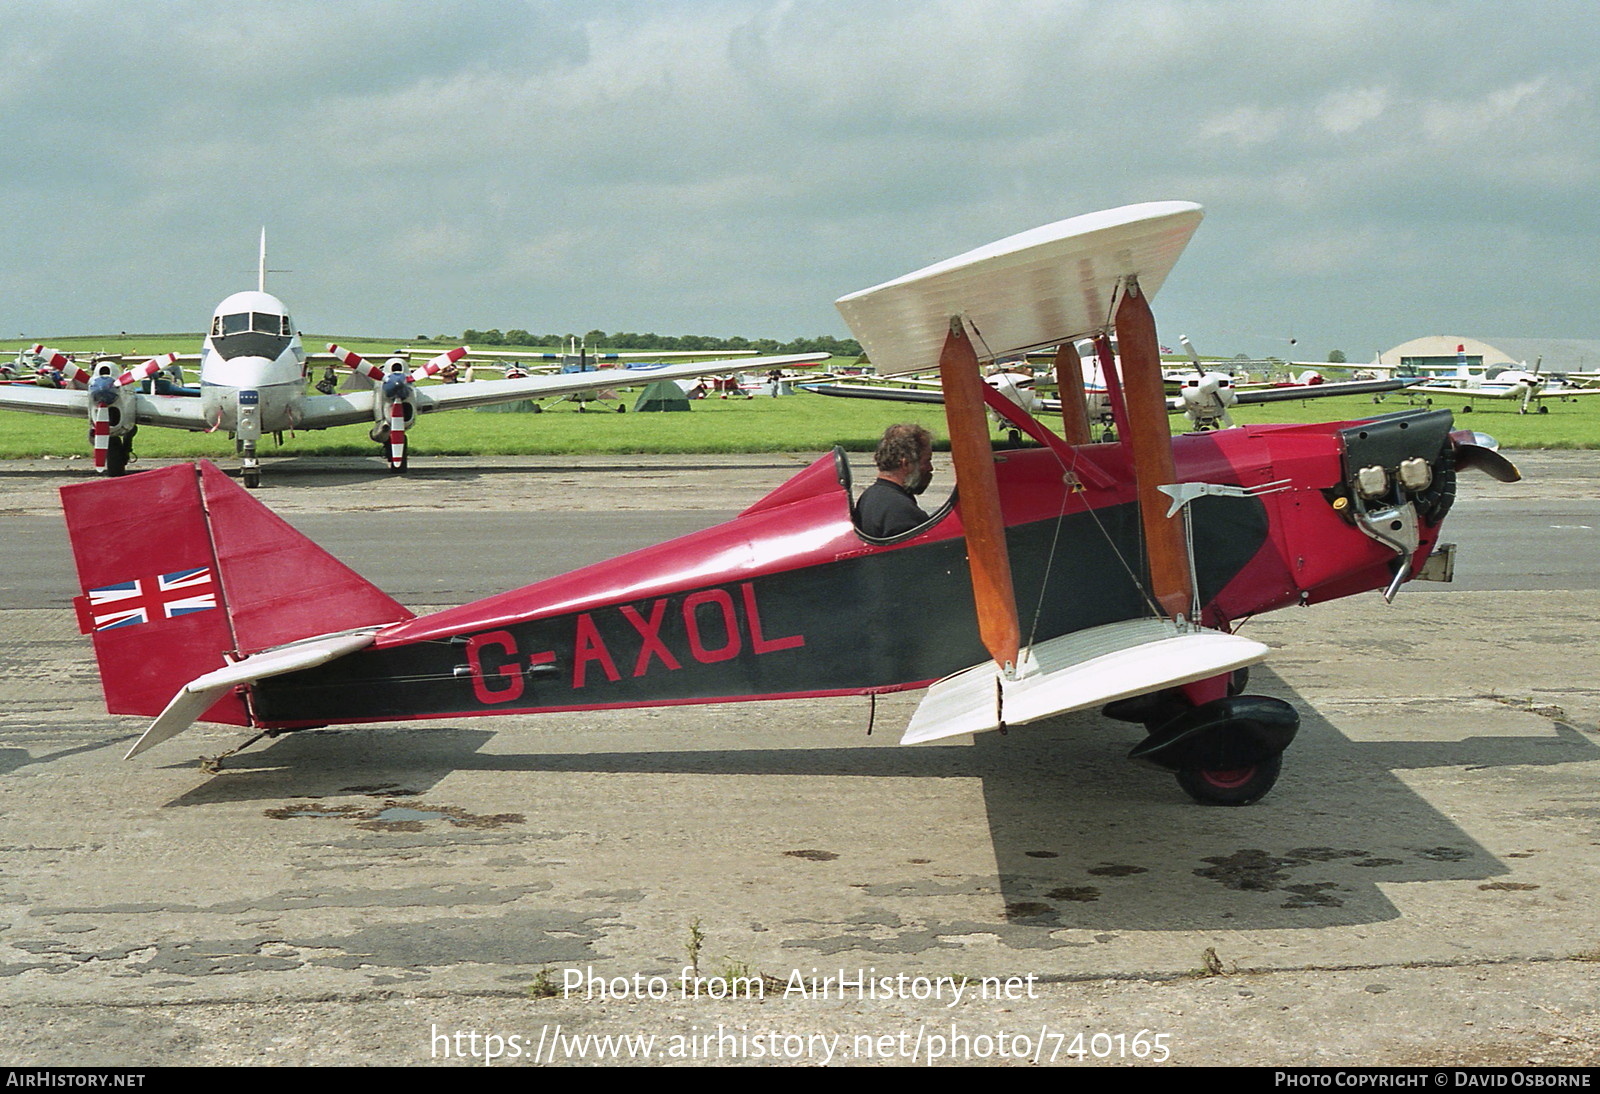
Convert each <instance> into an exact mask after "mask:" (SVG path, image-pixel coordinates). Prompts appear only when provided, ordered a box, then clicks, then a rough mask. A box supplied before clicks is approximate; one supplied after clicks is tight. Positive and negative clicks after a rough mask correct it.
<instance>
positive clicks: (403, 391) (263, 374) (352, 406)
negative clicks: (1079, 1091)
mask: <svg viewBox="0 0 1600 1094" xmlns="http://www.w3.org/2000/svg"><path fill="white" fill-rule="evenodd" d="M260 276H261V280H260V282H259V286H260V287H259V288H258V289H257V290H256V291H254V292H240V293H234V294H233V295H232V296H230V297H228V298H227V299H226V300H224V301H223V302H222V303H221V304H218V305H217V310H216V312H215V313H214V314H213V315H212V318H211V328H210V333H208V334H207V335H206V339H205V344H204V346H203V347H202V349H201V353H200V394H199V395H198V396H195V395H193V394H179V395H170V394H169V395H163V394H156V393H154V392H153V391H152V393H149V394H146V393H145V392H143V391H141V390H140V388H141V387H142V386H145V384H144V381H146V380H150V379H152V378H154V377H156V376H157V374H158V373H160V372H162V371H163V370H165V369H167V368H169V367H170V366H171V365H172V364H173V362H175V361H176V360H177V355H176V354H164V355H162V356H160V357H154V358H151V359H150V360H148V361H145V362H144V363H143V364H140V365H137V366H135V367H133V368H128V369H124V368H123V366H122V364H121V363H120V362H119V361H116V360H114V359H97V360H96V361H95V362H94V363H93V364H92V365H91V367H90V368H89V369H85V368H83V367H82V366H80V365H78V364H77V363H76V362H74V361H72V360H70V359H69V358H68V357H67V356H66V355H65V354H62V353H59V352H56V351H53V350H49V349H46V348H45V347H43V346H36V347H34V350H33V352H34V353H35V354H36V355H41V356H42V357H44V358H45V359H46V361H47V364H46V365H45V369H44V370H42V371H44V372H47V373H60V375H61V380H62V384H63V386H62V387H60V388H49V387H25V386H17V385H9V386H0V409H6V410H26V411H31V412H34V413H38V414H60V415H86V416H87V417H88V419H89V422H90V436H91V438H92V441H93V445H94V458H95V470H96V472H98V473H100V474H105V475H120V474H122V473H123V472H124V471H125V470H126V469H127V464H128V459H129V456H130V455H131V454H132V450H133V435H134V434H135V433H136V432H137V431H138V428H139V426H141V425H154V426H163V427H167V428H172V429H188V430H194V431H204V432H207V433H210V432H216V431H223V432H226V433H228V434H230V435H231V436H232V437H233V439H234V444H235V447H236V449H237V451H238V454H239V459H240V471H241V477H242V478H243V480H244V484H245V485H246V486H250V487H254V486H259V485H260V483H261V462H260V456H259V453H258V445H259V443H260V441H261V438H262V437H263V436H265V435H268V434H272V435H274V436H275V437H276V438H277V439H278V440H279V441H280V442H281V441H282V439H283V434H284V433H286V432H292V431H294V430H302V429H328V428H331V427H333V426H341V425H353V424H355V423H358V422H372V423H373V427H372V438H373V440H374V441H376V442H377V443H378V444H381V445H383V446H384V447H385V454H386V457H387V463H388V466H389V469H390V470H391V471H404V470H405V469H406V433H407V430H408V429H409V428H410V427H411V424H412V422H413V421H414V420H415V418H416V416H417V415H418V414H428V413H431V412H433V411H436V410H456V409H460V408H462V407H477V406H489V405H491V404H494V403H508V402H515V401H517V400H519V399H537V398H544V397H546V396H552V395H564V394H567V393H568V392H577V391H588V390H591V389H593V388H595V387H597V386H603V387H622V386H629V387H637V386H642V385H644V384H649V383H653V382H655V381H657V380H676V379H680V378H682V379H687V378H690V377H694V376H703V375H707V374H710V373H716V372H726V371H727V368H728V365H727V362H726V361H720V362H719V361H695V362H684V363H681V364H673V365H662V366H660V367H658V368H650V367H639V366H634V367H630V368H614V369H613V368H607V369H594V370H590V371H588V372H576V373H564V374H557V375H549V376H528V377H525V378H522V379H515V380H479V381H472V382H468V383H456V384H435V385H429V386H426V387H424V386H421V381H423V380H425V379H428V378H429V377H431V376H433V375H435V374H436V373H438V372H440V371H441V370H442V369H443V368H444V367H445V366H446V365H450V364H453V363H454V362H456V361H458V360H460V359H461V358H462V357H464V356H466V354H467V347H465V346H461V347H458V348H457V349H453V350H450V351H449V352H448V353H442V354H440V355H439V356H437V357H434V358H432V359H431V360H429V361H427V362H426V363H425V364H422V365H420V366H417V367H415V368H411V367H409V365H408V363H407V362H406V360H404V359H403V358H402V357H399V356H395V357H391V358H389V359H388V360H387V361H386V362H385V363H384V364H383V365H381V366H379V365H376V364H373V363H371V362H368V361H365V360H363V359H362V358H361V357H360V356H358V355H357V354H354V353H351V352H349V351H347V350H343V349H340V348H339V347H338V346H335V345H330V346H329V347H328V350H329V352H330V353H332V354H333V355H334V357H335V358H337V359H338V360H339V361H340V362H341V363H342V364H344V365H345V366H346V367H347V368H349V369H350V370H351V372H352V375H351V376H350V379H349V380H348V381H347V383H346V384H345V389H344V390H342V391H340V392H338V393H337V394H328V395H323V394H316V393H309V392H307V390H306V378H307V358H306V352H305V349H304V348H303V347H302V346H301V344H300V333H299V331H298V330H297V329H296V328H295V325H294V320H292V319H291V318H290V317H289V311H288V309H287V308H285V307H284V306H283V302H282V301H281V300H279V299H278V298H277V297H275V296H273V295H271V294H270V293H268V292H266V291H265V281H266V257H265V243H264V242H263V247H262V264H261V275H260ZM827 356H828V355H827V354H825V353H805V354H791V355H788V356H781V357H758V358H745V359H743V360H741V361H740V366H741V367H743V368H752V367H755V368H776V367H781V366H784V365H797V364H806V363H811V362H815V361H820V360H824V359H826V357H827Z"/></svg>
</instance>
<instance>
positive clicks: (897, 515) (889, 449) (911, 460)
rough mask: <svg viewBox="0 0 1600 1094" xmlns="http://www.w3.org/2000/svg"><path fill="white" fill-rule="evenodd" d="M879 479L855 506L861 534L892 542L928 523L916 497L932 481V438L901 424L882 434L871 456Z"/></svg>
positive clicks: (924, 430) (925, 431)
mask: <svg viewBox="0 0 1600 1094" xmlns="http://www.w3.org/2000/svg"><path fill="white" fill-rule="evenodd" d="M873 459H874V462H876V463H877V465H878V478H877V481H875V482H874V483H873V484H872V485H871V486H869V487H867V489H866V490H865V491H864V492H863V493H862V495H861V500H860V501H858V502H857V503H856V525H857V526H858V527H859V528H860V529H861V531H862V533H863V534H864V535H868V536H872V537H873V538H875V539H891V538H893V537H894V536H898V535H901V534H903V533H905V532H909V531H911V530H912V529H913V528H916V527H918V526H919V525H922V524H925V523H927V520H928V514H926V513H924V512H923V511H922V507H921V506H919V505H918V504H917V501H916V499H917V496H918V495H920V494H921V493H922V492H923V491H924V490H926V489H927V488H928V482H929V480H930V479H932V478H933V435H932V434H930V433H929V432H928V431H927V430H926V429H924V428H922V427H921V426H920V425H915V424H913V423H909V422H907V423H902V424H900V425H892V426H890V427H889V428H888V429H886V430H884V431H883V438H882V439H881V440H879V441H878V451H877V453H876V454H875V455H874V457H873Z"/></svg>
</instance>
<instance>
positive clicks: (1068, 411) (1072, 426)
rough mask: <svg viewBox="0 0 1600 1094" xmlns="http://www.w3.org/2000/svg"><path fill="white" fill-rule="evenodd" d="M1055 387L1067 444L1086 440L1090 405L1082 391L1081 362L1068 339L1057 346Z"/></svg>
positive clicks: (1086, 441) (1076, 350) (1087, 440)
mask: <svg viewBox="0 0 1600 1094" xmlns="http://www.w3.org/2000/svg"><path fill="white" fill-rule="evenodd" d="M1056 390H1057V392H1059V393H1060V396H1061V435H1062V436H1063V437H1065V438H1066V441H1067V443H1068V444H1088V443H1089V406H1088V400H1087V399H1085V398H1084V393H1083V362H1082V361H1081V360H1079V358H1078V347H1077V346H1076V345H1075V344H1074V343H1072V342H1071V341H1066V342H1062V343H1061V344H1060V345H1059V346H1057V347H1056Z"/></svg>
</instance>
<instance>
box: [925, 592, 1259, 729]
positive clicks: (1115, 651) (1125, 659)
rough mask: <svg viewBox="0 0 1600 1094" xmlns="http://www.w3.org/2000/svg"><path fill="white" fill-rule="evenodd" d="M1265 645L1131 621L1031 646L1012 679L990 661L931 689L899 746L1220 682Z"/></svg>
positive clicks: (1250, 662) (1252, 660)
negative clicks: (1216, 679)
mask: <svg viewBox="0 0 1600 1094" xmlns="http://www.w3.org/2000/svg"><path fill="white" fill-rule="evenodd" d="M1267 652H1268V650H1267V647H1266V646H1263V645H1262V644H1261V643H1260V642H1253V641H1251V640H1250V639H1248V638H1240V637H1238V636H1237V635H1232V634H1224V633H1222V632H1221V631H1211V630H1189V631H1186V630H1180V629H1179V628H1178V626H1177V625H1176V624H1174V623H1172V622H1171V621H1169V620H1165V619H1132V620H1127V621H1125V622H1121V623H1107V624H1105V625H1104V626H1100V627H1091V628H1089V629H1088V630H1082V631H1074V632H1073V633H1071V634H1064V635H1062V636H1061V637H1059V638H1052V639H1050V640H1049V641H1046V642H1040V643H1038V644H1037V645H1035V646H1033V647H1031V648H1030V649H1029V650H1028V651H1027V653H1026V654H1024V656H1023V660H1022V668H1021V671H1020V672H1019V673H1018V678H1017V679H1015V680H1009V679H1007V678H1006V677H1005V676H1004V674H1003V673H1002V672H1001V670H1000V668H999V666H997V665H996V664H995V663H994V662H992V661H986V662H984V663H983V664H981V665H974V666H973V667H972V668H969V669H963V670H962V671H960V672H958V673H956V674H954V675H953V676H947V677H945V678H944V679H943V680H940V681H939V682H938V683H936V684H934V685H933V686H932V687H930V688H929V689H928V694H927V695H925V696H924V697H923V700H922V703H921V705H920V706H918V707H917V712H916V713H915V714H914V715H912V717H911V724H910V725H909V726H907V727H906V732H905V736H903V737H902V738H901V739H900V743H901V744H921V743H922V742H924V741H940V740H944V739H945V738H947V737H959V736H961V735H962V734H965V733H981V732H983V731H984V730H989V729H999V728H1000V727H1001V726H1002V725H1022V724H1024V723H1027V722H1035V721H1038V720H1039V719H1041V718H1048V717H1050V716H1051V715H1055V714H1065V713H1066V712H1068V711H1072V710H1083V709H1085V708H1086V707H1096V706H1101V705H1103V704H1105V703H1109V702H1112V701H1113V700H1116V699H1126V698H1128V697H1129V696H1132V695H1143V694H1145V693H1147V692H1152V691H1158V690H1160V689H1161V688H1169V687H1175V686H1177V685H1178V684H1187V683H1191V682H1193V681H1195V680H1204V679H1206V678H1208V677H1212V676H1220V675H1222V674H1223V673H1225V672H1232V671H1233V670H1234V669H1240V668H1243V667H1245V666H1246V665H1253V664H1255V663H1256V662H1257V661H1261V660H1263V659H1265V657H1266V656H1267Z"/></svg>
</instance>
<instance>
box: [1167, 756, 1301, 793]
mask: <svg viewBox="0 0 1600 1094" xmlns="http://www.w3.org/2000/svg"><path fill="white" fill-rule="evenodd" d="M1282 771H1283V757H1282V756H1274V757H1272V759H1270V760H1263V761H1262V762H1261V763H1258V764H1256V765H1255V766H1253V767H1244V768H1239V769H1237V770H1235V771H1201V770H1198V769H1190V770H1186V771H1179V772H1178V773H1177V777H1178V785H1179V786H1181V787H1183V791H1184V793H1185V794H1188V795H1189V796H1190V797H1191V798H1193V799H1194V800H1195V801H1197V802H1199V803H1200V804H1201V805H1250V804H1252V803H1254V802H1258V801H1260V800H1261V799H1262V798H1264V797H1266V796H1267V792H1268V791H1269V790H1271V789H1272V787H1273V786H1274V785H1275V784H1276V783H1277V781H1278V775H1279V774H1280V773H1281V772H1282Z"/></svg>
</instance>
